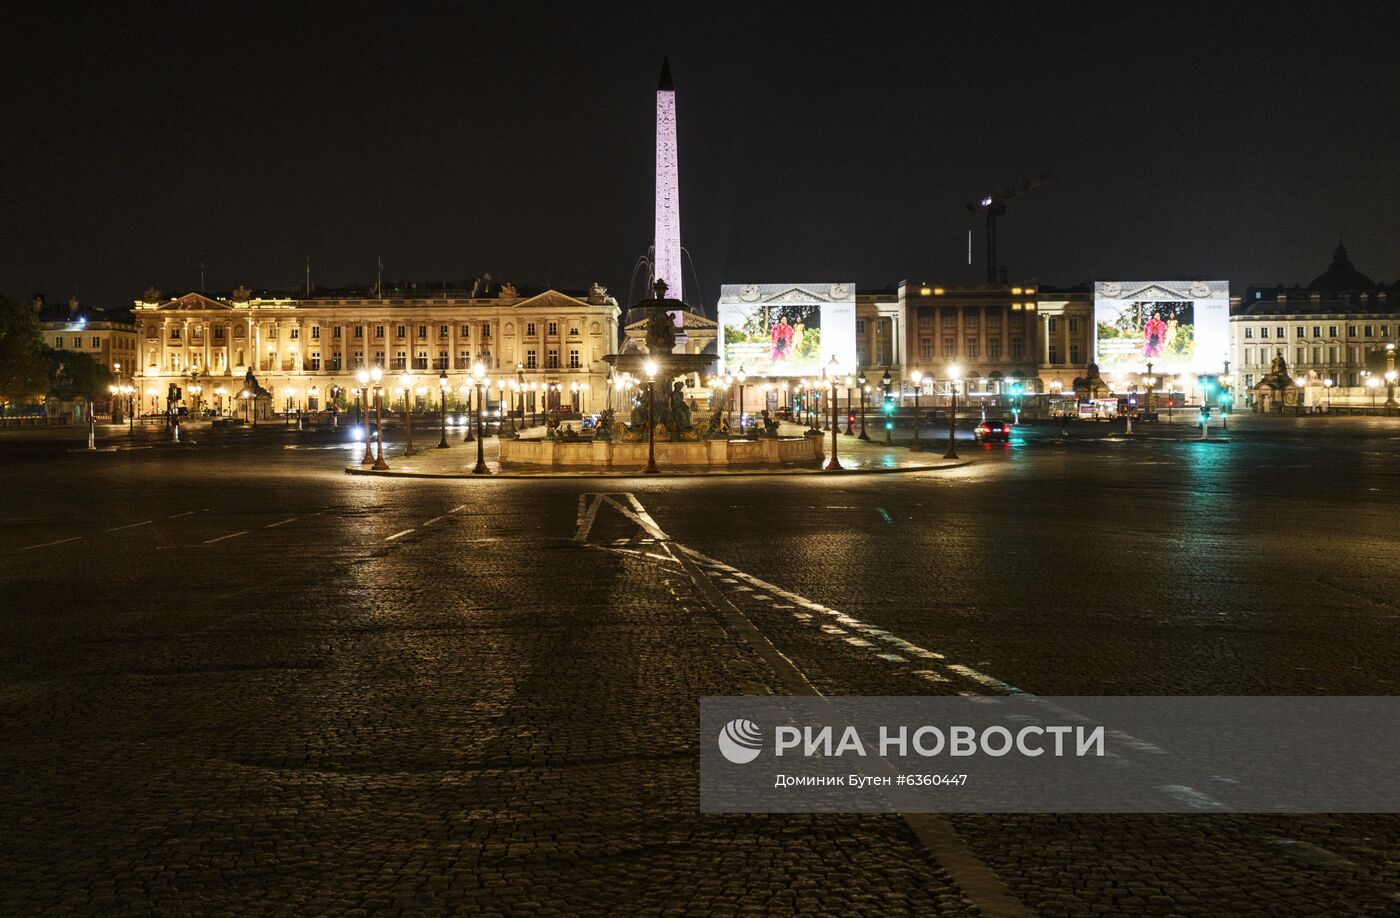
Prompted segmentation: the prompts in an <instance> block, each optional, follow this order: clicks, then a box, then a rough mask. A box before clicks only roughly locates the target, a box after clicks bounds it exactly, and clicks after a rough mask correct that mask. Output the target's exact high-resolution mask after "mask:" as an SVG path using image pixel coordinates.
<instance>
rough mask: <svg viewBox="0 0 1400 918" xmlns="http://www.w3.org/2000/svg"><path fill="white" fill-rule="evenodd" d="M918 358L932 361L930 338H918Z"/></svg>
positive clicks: (931, 342) (931, 341) (931, 340)
mask: <svg viewBox="0 0 1400 918" xmlns="http://www.w3.org/2000/svg"><path fill="white" fill-rule="evenodd" d="M919 356H920V357H922V358H924V359H925V360H932V359H933V339H932V338H920V339H919Z"/></svg>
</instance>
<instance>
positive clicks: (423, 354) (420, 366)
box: [413, 351, 428, 370]
mask: <svg viewBox="0 0 1400 918" xmlns="http://www.w3.org/2000/svg"><path fill="white" fill-rule="evenodd" d="M427 368H428V352H427V351H419V352H418V356H417V358H415V359H414V361H413V369H415V370H426V369H427Z"/></svg>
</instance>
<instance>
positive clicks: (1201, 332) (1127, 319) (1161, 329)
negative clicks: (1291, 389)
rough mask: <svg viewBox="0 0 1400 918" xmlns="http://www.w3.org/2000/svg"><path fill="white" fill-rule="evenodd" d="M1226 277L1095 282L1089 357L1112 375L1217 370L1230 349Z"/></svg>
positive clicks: (1219, 369) (1101, 370) (1228, 289)
mask: <svg viewBox="0 0 1400 918" xmlns="http://www.w3.org/2000/svg"><path fill="white" fill-rule="evenodd" d="M1229 320H1230V284H1229V282H1228V281H1139V282H1134V283H1128V282H1123V281H1099V282H1098V283H1096V284H1094V360H1095V362H1097V363H1098V365H1099V372H1100V373H1102V374H1104V375H1105V376H1108V375H1111V374H1114V373H1145V372H1146V371H1147V364H1149V363H1151V364H1152V372H1153V373H1219V372H1220V371H1221V370H1222V369H1223V368H1224V364H1225V359H1226V357H1227V356H1228V351H1229V338H1228V335H1229Z"/></svg>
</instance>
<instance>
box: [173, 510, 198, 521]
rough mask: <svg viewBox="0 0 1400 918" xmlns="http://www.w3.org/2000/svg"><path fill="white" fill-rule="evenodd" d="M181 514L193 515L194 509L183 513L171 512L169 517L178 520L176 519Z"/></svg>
mask: <svg viewBox="0 0 1400 918" xmlns="http://www.w3.org/2000/svg"><path fill="white" fill-rule="evenodd" d="M182 516H194V511H193V510H186V511H185V512H184V513H176V514H173V515H172V516H171V517H170V518H171V519H172V520H178V519H179V518H180V517H182Z"/></svg>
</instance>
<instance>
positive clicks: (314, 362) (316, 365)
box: [306, 351, 321, 370]
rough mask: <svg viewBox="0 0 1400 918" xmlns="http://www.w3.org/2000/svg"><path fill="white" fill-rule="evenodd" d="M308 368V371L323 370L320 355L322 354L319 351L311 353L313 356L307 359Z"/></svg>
mask: <svg viewBox="0 0 1400 918" xmlns="http://www.w3.org/2000/svg"><path fill="white" fill-rule="evenodd" d="M306 368H307V369H308V370H319V369H321V354H320V352H318V351H312V352H311V356H310V357H308V358H307V362H306Z"/></svg>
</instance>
